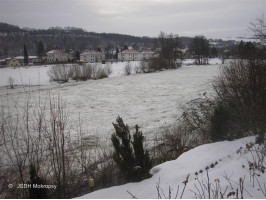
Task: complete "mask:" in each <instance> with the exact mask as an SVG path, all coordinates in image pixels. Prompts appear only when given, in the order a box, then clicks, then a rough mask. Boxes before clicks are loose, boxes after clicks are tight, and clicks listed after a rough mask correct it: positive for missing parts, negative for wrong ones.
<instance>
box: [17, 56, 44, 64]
mask: <svg viewBox="0 0 266 200" xmlns="http://www.w3.org/2000/svg"><path fill="white" fill-rule="evenodd" d="M15 58H16V59H17V60H18V61H19V62H20V64H21V65H23V63H24V56H16V57H15ZM28 60H29V63H41V62H42V61H43V60H42V59H41V58H39V57H38V56H29V57H28Z"/></svg>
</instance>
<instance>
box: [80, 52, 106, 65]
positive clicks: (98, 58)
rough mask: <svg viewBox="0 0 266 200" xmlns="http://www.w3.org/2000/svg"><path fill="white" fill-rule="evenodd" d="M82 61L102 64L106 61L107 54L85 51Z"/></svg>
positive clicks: (81, 57)
mask: <svg viewBox="0 0 266 200" xmlns="http://www.w3.org/2000/svg"><path fill="white" fill-rule="evenodd" d="M80 60H81V61H84V62H90V63H95V62H102V61H103V60H105V54H104V53H102V52H100V51H96V50H85V51H84V52H83V53H82V54H80Z"/></svg>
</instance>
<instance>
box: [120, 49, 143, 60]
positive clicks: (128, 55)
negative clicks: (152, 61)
mask: <svg viewBox="0 0 266 200" xmlns="http://www.w3.org/2000/svg"><path fill="white" fill-rule="evenodd" d="M118 60H119V61H138V60H142V54H141V53H140V52H139V51H137V50H134V49H126V50H124V51H121V52H120V53H118Z"/></svg>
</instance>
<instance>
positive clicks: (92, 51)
mask: <svg viewBox="0 0 266 200" xmlns="http://www.w3.org/2000/svg"><path fill="white" fill-rule="evenodd" d="M88 54H94V55H95V54H97V55H101V54H103V53H102V52H100V51H96V50H85V51H83V53H82V54H81V55H88Z"/></svg>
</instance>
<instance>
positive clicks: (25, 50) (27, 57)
mask: <svg viewBox="0 0 266 200" xmlns="http://www.w3.org/2000/svg"><path fill="white" fill-rule="evenodd" d="M24 64H25V65H27V64H29V56H28V51H27V47H26V45H25V44H24Z"/></svg>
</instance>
